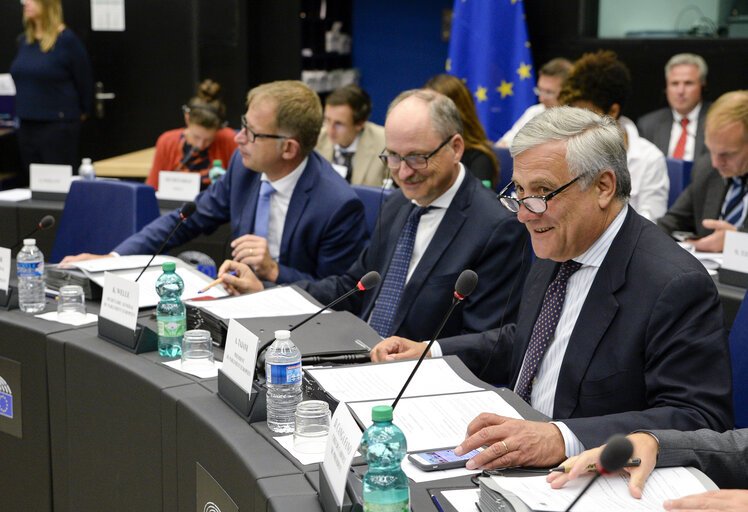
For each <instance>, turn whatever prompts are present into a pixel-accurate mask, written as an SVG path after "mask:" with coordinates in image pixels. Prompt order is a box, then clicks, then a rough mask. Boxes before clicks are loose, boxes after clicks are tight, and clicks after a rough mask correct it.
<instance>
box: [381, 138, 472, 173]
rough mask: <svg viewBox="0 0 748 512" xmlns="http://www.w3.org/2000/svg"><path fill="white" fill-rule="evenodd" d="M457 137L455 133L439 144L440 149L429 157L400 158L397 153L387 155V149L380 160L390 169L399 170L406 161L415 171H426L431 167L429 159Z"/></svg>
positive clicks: (412, 156) (383, 151)
mask: <svg viewBox="0 0 748 512" xmlns="http://www.w3.org/2000/svg"><path fill="white" fill-rule="evenodd" d="M455 135H457V134H456V133H453V134H452V135H450V136H449V137H447V138H446V139H444V142H442V143H441V144H439V147H438V148H436V149H435V150H433V151H432V152H431V153H429V154H428V155H408V156H400V155H398V154H395V153H385V151H387V149H386V148H385V149H383V150H382V154H380V155H379V159H380V160H381V161H382V162H383V163H384V164H385V165H386V166H387V167H389V168H390V169H392V170H393V171H394V170H397V169H399V168H400V164H401V163H402V162H403V160H404V161H405V165H407V166H408V167H410V168H411V169H413V170H414V171H418V170H421V169H425V168H426V167H428V165H429V158H431V157H432V156H434V155H435V154H437V153H438V152H439V150H440V149H441V148H443V147H444V146H446V145H447V142H449V141H450V140H452V137H454V136H455Z"/></svg>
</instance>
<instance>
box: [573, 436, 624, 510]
mask: <svg viewBox="0 0 748 512" xmlns="http://www.w3.org/2000/svg"><path fill="white" fill-rule="evenodd" d="M632 453H634V445H633V444H631V441H629V440H628V439H627V438H626V437H624V436H620V435H619V436H613V437H611V438H610V439H609V440H608V443H607V444H606V445H605V448H603V451H602V453H601V454H600V465H601V466H602V469H601V470H600V471H598V472H597V473H595V476H593V477H592V479H591V480H590V481H589V482H587V485H585V486H584V489H582V492H580V493H579V495H578V496H577V497H576V498H574V501H572V502H571V505H569V507H568V508H567V509H566V511H565V512H569V511H570V510H571V507H573V506H574V504H575V503H576V502H577V501H579V498H581V497H582V496H584V493H586V492H587V489H589V488H590V486H591V485H592V484H594V483H595V480H597V479H598V478H600V475H607V474H610V473H615V472H616V471H620V470H621V469H622V468H623V465H624V464H626V462H627V461H628V460H629V458H630V457H631V454H632Z"/></svg>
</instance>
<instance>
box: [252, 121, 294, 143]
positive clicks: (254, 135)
mask: <svg viewBox="0 0 748 512" xmlns="http://www.w3.org/2000/svg"><path fill="white" fill-rule="evenodd" d="M241 123H242V130H245V131H246V132H247V140H249V142H254V141H255V139H290V138H291V137H289V136H288V135H273V134H270V133H255V132H253V131H252V128H250V127H249V126H248V125H247V119H246V118H245V117H244V116H242V121H241Z"/></svg>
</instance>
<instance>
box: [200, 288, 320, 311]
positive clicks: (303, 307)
mask: <svg viewBox="0 0 748 512" xmlns="http://www.w3.org/2000/svg"><path fill="white" fill-rule="evenodd" d="M218 288H220V287H218V286H215V287H213V288H212V289H211V294H213V293H212V292H213V291H214V290H216V289H218ZM221 290H222V291H223V289H222V288H221ZM224 295H225V293H224ZM185 296H187V295H185ZM191 305H192V306H195V307H199V308H201V309H204V310H205V311H208V312H209V313H212V314H213V315H214V316H217V317H218V318H225V319H229V318H261V317H266V316H286V315H311V314H312V313H316V312H317V311H318V310H319V309H320V308H319V306H317V305H315V304H313V303H312V302H310V301H309V300H307V299H306V298H305V297H304V296H303V295H301V294H300V293H299V292H297V291H296V290H294V289H293V288H291V287H290V286H278V287H276V288H271V289H269V290H264V291H261V292H257V293H250V294H247V295H240V296H238V297H231V298H229V299H224V300H217V301H210V302H193V303H192V304H191Z"/></svg>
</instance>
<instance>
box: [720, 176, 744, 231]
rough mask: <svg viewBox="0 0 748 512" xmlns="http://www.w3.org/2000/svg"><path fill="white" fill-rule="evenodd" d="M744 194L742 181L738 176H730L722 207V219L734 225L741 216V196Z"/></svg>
mask: <svg viewBox="0 0 748 512" xmlns="http://www.w3.org/2000/svg"><path fill="white" fill-rule="evenodd" d="M744 196H745V191H744V186H743V181H742V180H741V179H740V178H730V188H729V189H728V190H727V195H726V196H725V203H724V205H723V207H722V219H723V220H725V221H727V222H729V223H730V224H732V225H733V226H735V227H739V226H738V223H739V222H740V218H741V217H742V216H743V197H744Z"/></svg>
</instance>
